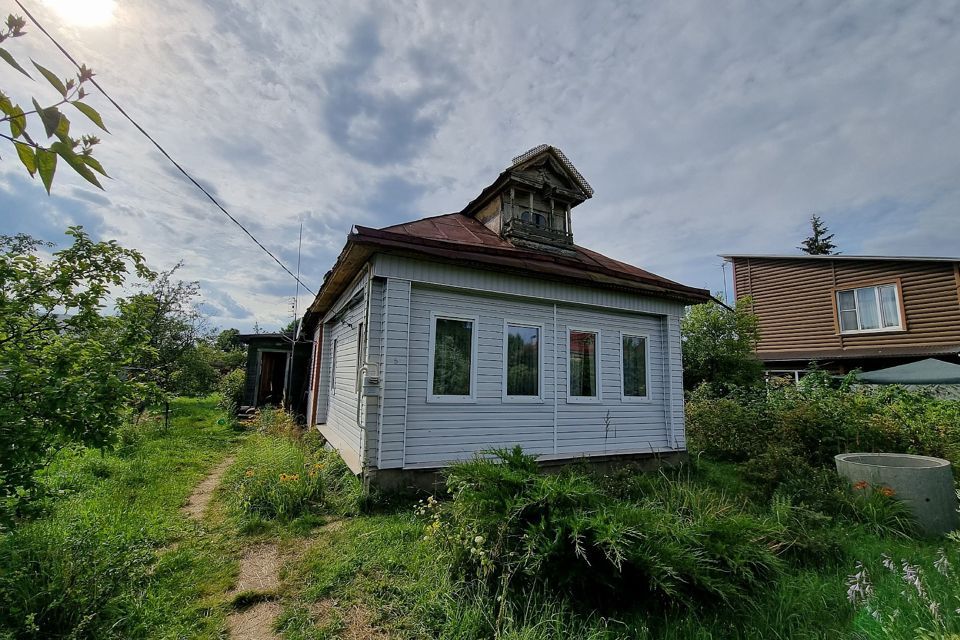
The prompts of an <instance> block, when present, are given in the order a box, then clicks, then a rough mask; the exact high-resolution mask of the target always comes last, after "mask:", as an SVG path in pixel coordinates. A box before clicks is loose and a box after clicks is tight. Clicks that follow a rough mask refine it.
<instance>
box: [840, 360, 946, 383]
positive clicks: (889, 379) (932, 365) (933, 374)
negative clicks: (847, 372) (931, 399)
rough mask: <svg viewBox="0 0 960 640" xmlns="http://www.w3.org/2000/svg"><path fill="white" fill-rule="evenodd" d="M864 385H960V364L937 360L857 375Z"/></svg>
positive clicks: (921, 361) (922, 361) (920, 361)
mask: <svg viewBox="0 0 960 640" xmlns="http://www.w3.org/2000/svg"><path fill="white" fill-rule="evenodd" d="M857 382H860V383H862V384H960V364H951V363H949V362H944V361H943V360H937V359H935V358H927V359H926V360H918V361H917V362H911V363H909V364H901V365H897V366H896V367H890V368H889V369H880V370H878V371H868V372H867V373H860V374H858V375H857Z"/></svg>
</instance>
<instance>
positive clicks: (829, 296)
mask: <svg viewBox="0 0 960 640" xmlns="http://www.w3.org/2000/svg"><path fill="white" fill-rule="evenodd" d="M898 278H899V279H900V282H901V285H902V296H903V298H902V300H903V307H904V310H905V315H906V317H905V318H904V319H903V320H904V321H905V323H906V331H900V332H885V333H873V334H859V335H851V334H844V335H841V334H840V333H839V329H838V324H837V319H836V311H835V308H834V300H833V298H834V290H835V289H837V288H839V289H844V288H852V287H855V286H862V285H869V284H882V283H892V282H894V281H895V280H896V279H898ZM734 287H735V291H736V295H737V297H741V296H748V295H749V296H752V297H753V303H754V310H755V312H756V313H757V315H758V317H759V319H760V334H761V336H760V344H759V346H758V349H757V352H758V353H759V354H760V355H761V356H762V355H763V354H764V353H783V352H798V353H803V352H810V351H824V352H828V351H850V352H853V353H856V351H857V350H864V349H868V350H869V349H873V350H876V349H877V348H884V347H931V346H937V345H956V344H960V291H958V277H957V266H956V264H954V263H948V262H909V261H890V262H885V261H874V260H826V259H823V260H820V259H817V260H803V259H798V260H788V259H769V258H766V259H764V258H735V259H734Z"/></svg>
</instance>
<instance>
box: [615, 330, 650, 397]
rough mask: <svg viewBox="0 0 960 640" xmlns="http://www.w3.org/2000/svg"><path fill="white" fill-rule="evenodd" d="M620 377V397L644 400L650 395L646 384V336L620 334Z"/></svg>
mask: <svg viewBox="0 0 960 640" xmlns="http://www.w3.org/2000/svg"><path fill="white" fill-rule="evenodd" d="M620 349H621V351H620V378H621V380H622V384H623V389H622V390H621V392H622V397H623V399H624V400H627V401H631V400H632V401H637V400H646V399H647V398H649V396H650V390H649V387H648V386H647V385H648V384H649V382H648V376H647V366H648V357H647V356H648V353H647V337H646V336H637V335H629V334H626V333H621V334H620Z"/></svg>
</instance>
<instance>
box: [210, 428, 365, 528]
mask: <svg viewBox="0 0 960 640" xmlns="http://www.w3.org/2000/svg"><path fill="white" fill-rule="evenodd" d="M253 427H254V428H255V429H256V431H257V434H256V435H255V436H253V437H252V438H250V439H249V440H248V441H247V443H246V444H245V445H244V447H243V448H242V449H241V450H240V452H239V453H238V455H237V460H236V462H235V463H234V465H233V466H232V467H231V469H230V471H229V472H228V474H227V476H226V477H225V478H224V494H225V496H226V499H227V501H228V503H229V504H230V505H231V507H233V509H234V510H235V512H236V513H237V514H238V515H239V516H240V517H241V518H243V519H244V520H245V524H246V526H247V527H255V526H256V525H257V524H258V523H261V522H262V521H264V520H274V519H276V520H279V521H281V522H288V521H290V520H293V519H295V518H297V517H300V516H308V515H321V514H325V513H336V514H349V513H354V512H356V510H357V508H358V505H359V502H360V494H361V491H360V484H359V482H358V481H357V480H356V479H355V478H354V477H353V476H352V473H351V472H350V470H349V469H347V467H346V465H344V464H343V461H342V460H341V459H340V456H339V455H337V454H336V452H332V451H327V450H326V449H324V448H323V447H321V446H320V442H319V440H318V438H317V437H316V436H315V435H314V434H313V433H309V432H308V433H306V434H304V433H303V431H302V428H301V427H300V426H299V425H297V424H296V423H295V422H294V421H293V418H292V417H291V416H290V414H288V413H287V412H285V411H283V410H280V409H264V410H262V411H260V412H259V413H258V415H257V418H256V420H255V421H254V424H253Z"/></svg>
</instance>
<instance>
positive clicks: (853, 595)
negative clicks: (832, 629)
mask: <svg viewBox="0 0 960 640" xmlns="http://www.w3.org/2000/svg"><path fill="white" fill-rule="evenodd" d="M871 596H873V585H872V584H871V583H870V576H869V575H868V574H867V569H866V567H864V566H863V563H861V562H857V564H856V565H855V566H854V573H853V575H851V576H848V577H847V600H849V601H850V604H852V605H853V606H857V605H858V604H860V603H861V602H866V601H867V600H869V599H870V597H871Z"/></svg>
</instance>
